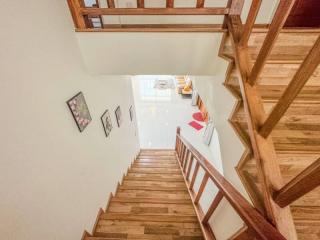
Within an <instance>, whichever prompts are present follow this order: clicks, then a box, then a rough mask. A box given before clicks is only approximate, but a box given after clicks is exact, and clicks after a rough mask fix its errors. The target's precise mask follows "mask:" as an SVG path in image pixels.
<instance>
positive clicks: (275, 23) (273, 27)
mask: <svg viewBox="0 0 320 240" xmlns="http://www.w3.org/2000/svg"><path fill="white" fill-rule="evenodd" d="M294 3H295V0H280V3H279V5H278V8H277V11H276V13H275V14H274V17H273V19H272V22H271V24H270V27H269V31H268V33H267V36H266V38H265V39H264V42H263V45H262V47H261V50H260V52H259V55H258V57H257V59H256V62H255V64H254V66H253V68H252V71H251V74H250V77H249V79H248V82H249V84H251V85H254V84H255V83H256V81H257V80H258V78H259V76H260V74H261V72H262V69H263V66H264V65H265V63H266V61H267V59H268V56H269V54H270V53H271V50H272V48H273V45H274V44H275V42H276V39H277V37H278V35H279V33H280V31H281V29H282V27H283V25H284V24H285V22H286V20H287V17H288V16H289V13H290V11H291V9H292V7H293V5H294Z"/></svg>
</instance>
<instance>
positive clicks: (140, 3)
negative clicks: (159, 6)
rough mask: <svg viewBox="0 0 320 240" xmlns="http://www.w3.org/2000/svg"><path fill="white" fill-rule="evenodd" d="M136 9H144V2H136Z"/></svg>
mask: <svg viewBox="0 0 320 240" xmlns="http://www.w3.org/2000/svg"><path fill="white" fill-rule="evenodd" d="M137 7H138V8H144V0H137Z"/></svg>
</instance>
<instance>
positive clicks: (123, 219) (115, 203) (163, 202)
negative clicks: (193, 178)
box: [85, 150, 204, 240]
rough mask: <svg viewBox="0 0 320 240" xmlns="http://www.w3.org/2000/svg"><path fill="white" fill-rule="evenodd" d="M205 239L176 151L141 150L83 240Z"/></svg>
mask: <svg viewBox="0 0 320 240" xmlns="http://www.w3.org/2000/svg"><path fill="white" fill-rule="evenodd" d="M106 239H118V240H121V239H137V240H138V239H148V240H153V239H154V240H200V239H204V238H203V235H202V232H201V228H200V225H199V222H198V219H197V216H196V213H195V210H194V208H193V205H192V202H191V199H190V196H189V194H188V190H187V187H186V185H185V182H184V180H183V176H182V174H181V171H180V168H179V165H178V162H177V159H176V156H175V151H171V150H170V151H169V150H161V151H160V150H159V151H155V150H142V151H141V152H140V155H139V156H138V158H137V159H136V160H135V161H134V163H133V164H132V167H131V168H130V169H129V170H128V173H127V174H126V176H125V177H124V178H123V181H122V183H121V185H120V186H119V187H118V189H117V192H116V194H115V196H112V198H111V200H110V202H109V205H108V207H107V210H106V212H102V213H101V215H99V216H98V221H97V224H96V227H95V229H94V231H93V236H92V237H91V236H90V237H86V238H85V240H106Z"/></svg>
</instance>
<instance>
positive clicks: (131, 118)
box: [129, 105, 134, 122]
mask: <svg viewBox="0 0 320 240" xmlns="http://www.w3.org/2000/svg"><path fill="white" fill-rule="evenodd" d="M129 114H130V120H131V122H132V121H133V117H134V112H133V108H132V105H131V106H130V108H129Z"/></svg>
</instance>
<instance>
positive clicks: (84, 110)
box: [67, 92, 92, 132]
mask: <svg viewBox="0 0 320 240" xmlns="http://www.w3.org/2000/svg"><path fill="white" fill-rule="evenodd" d="M67 104H68V107H69V109H70V111H71V113H72V116H73V118H74V120H75V122H76V124H77V126H78V129H79V131H80V132H82V131H83V130H84V129H85V128H86V127H87V126H88V125H89V123H90V122H91V120H92V118H91V115H90V112H89V109H88V106H87V103H86V100H85V98H84V95H83V93H82V92H79V93H78V94H77V95H75V96H73V97H72V98H71V99H69V100H68V101H67Z"/></svg>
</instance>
